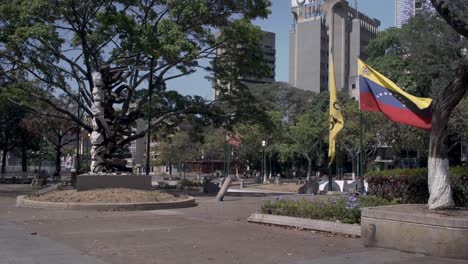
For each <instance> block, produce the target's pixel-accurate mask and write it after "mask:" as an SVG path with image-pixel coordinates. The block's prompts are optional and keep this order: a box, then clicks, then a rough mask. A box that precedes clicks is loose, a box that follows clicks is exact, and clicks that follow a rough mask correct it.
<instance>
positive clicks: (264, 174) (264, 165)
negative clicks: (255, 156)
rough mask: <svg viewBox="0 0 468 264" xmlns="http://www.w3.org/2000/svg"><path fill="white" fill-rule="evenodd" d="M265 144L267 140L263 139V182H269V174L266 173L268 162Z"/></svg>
mask: <svg viewBox="0 0 468 264" xmlns="http://www.w3.org/2000/svg"><path fill="white" fill-rule="evenodd" d="M265 146H266V141H265V140H263V141H262V150H263V155H262V171H263V183H266V182H267V175H266V164H265Z"/></svg>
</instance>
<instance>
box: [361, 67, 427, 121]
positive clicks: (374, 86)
mask: <svg viewBox="0 0 468 264" xmlns="http://www.w3.org/2000/svg"><path fill="white" fill-rule="evenodd" d="M358 68H359V107H360V109H361V110H363V111H372V112H382V113H383V114H384V115H385V116H387V117H388V118H389V119H390V120H392V121H394V122H397V123H401V124H406V125H410V126H414V127H418V128H422V129H426V130H431V127H432V126H431V122H432V107H431V103H432V99H430V98H421V97H416V96H413V95H411V94H409V93H407V92H405V91H404V90H403V89H401V88H400V87H398V86H397V85H396V84H395V83H394V82H392V81H391V80H389V79H388V78H387V77H385V76H383V75H382V74H380V73H379V72H377V71H376V70H374V69H372V68H371V67H370V66H369V65H367V64H365V63H364V62H363V61H362V60H360V59H359V60H358Z"/></svg>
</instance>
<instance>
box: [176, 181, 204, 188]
mask: <svg viewBox="0 0 468 264" xmlns="http://www.w3.org/2000/svg"><path fill="white" fill-rule="evenodd" d="M178 185H179V186H180V187H184V186H196V187H199V186H203V184H202V183H200V182H198V181H192V180H187V179H185V180H181V181H180V182H179V184H178Z"/></svg>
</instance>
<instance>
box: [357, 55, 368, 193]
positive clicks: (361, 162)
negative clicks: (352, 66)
mask: <svg viewBox="0 0 468 264" xmlns="http://www.w3.org/2000/svg"><path fill="white" fill-rule="evenodd" d="M358 60H359V56H358ZM357 78H358V80H357V86H358V92H359V136H360V140H359V141H360V147H359V148H360V150H361V153H360V155H359V177H360V179H361V194H364V193H365V192H366V188H365V185H364V129H363V127H362V110H361V85H360V81H359V61H358V72H357Z"/></svg>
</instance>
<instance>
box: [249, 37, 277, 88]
mask: <svg viewBox="0 0 468 264" xmlns="http://www.w3.org/2000/svg"><path fill="white" fill-rule="evenodd" d="M263 34H264V36H263V39H262V43H261V44H260V45H261V48H262V52H263V61H264V62H265V63H266V64H267V65H268V67H270V69H271V71H270V74H269V75H268V76H265V77H263V78H258V77H256V76H243V77H242V81H243V82H245V83H273V82H275V64H276V48H275V47H276V34H275V33H273V32H268V31H263Z"/></svg>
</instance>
